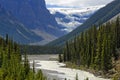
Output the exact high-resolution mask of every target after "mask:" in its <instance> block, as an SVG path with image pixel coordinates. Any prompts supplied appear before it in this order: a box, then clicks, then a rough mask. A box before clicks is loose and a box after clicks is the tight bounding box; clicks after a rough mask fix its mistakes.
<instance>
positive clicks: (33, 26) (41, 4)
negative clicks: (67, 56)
mask: <svg viewBox="0 0 120 80" xmlns="http://www.w3.org/2000/svg"><path fill="white" fill-rule="evenodd" d="M0 4H1V5H2V6H3V7H4V8H5V9H6V10H7V11H9V12H10V13H11V14H12V15H13V16H14V17H15V18H16V19H17V20H18V21H20V22H21V23H22V24H24V25H25V26H26V28H28V29H29V30H31V31H32V32H34V33H35V34H37V35H38V36H40V37H42V38H43V40H47V41H48V42H49V41H51V39H52V40H54V39H56V38H58V37H60V36H62V35H64V32H63V31H61V30H60V26H59V25H58V24H57V22H56V20H55V17H54V16H53V15H51V14H50V12H49V11H48V10H47V8H46V5H45V0H0Z"/></svg>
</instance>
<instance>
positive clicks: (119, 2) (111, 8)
mask: <svg viewBox="0 0 120 80" xmlns="http://www.w3.org/2000/svg"><path fill="white" fill-rule="evenodd" d="M119 13H120V0H114V1H112V2H111V3H109V4H108V5H106V6H105V7H103V8H101V9H100V10H98V11H97V12H96V13H95V14H94V15H92V16H91V17H90V18H89V19H88V20H86V21H85V22H84V24H82V25H81V26H79V27H78V28H76V29H75V30H73V31H72V32H70V33H69V34H67V35H65V36H63V37H61V38H59V39H57V40H55V41H52V42H51V43H49V44H47V45H49V46H53V45H54V46H56V45H63V44H65V42H66V41H68V40H70V39H73V38H74V37H75V36H77V35H79V34H80V33H81V32H83V31H85V30H87V29H88V28H90V27H91V26H92V25H96V26H97V25H98V24H103V23H105V22H107V21H108V20H110V19H111V18H113V17H114V16H116V15H117V14H119Z"/></svg>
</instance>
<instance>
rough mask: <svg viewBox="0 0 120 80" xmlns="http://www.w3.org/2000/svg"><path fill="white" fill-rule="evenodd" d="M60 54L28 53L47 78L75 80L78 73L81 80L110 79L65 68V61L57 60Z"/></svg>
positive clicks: (51, 79) (31, 61)
mask: <svg viewBox="0 0 120 80" xmlns="http://www.w3.org/2000/svg"><path fill="white" fill-rule="evenodd" d="M57 57H58V55H28V59H29V61H30V64H31V68H32V63H33V60H34V61H35V68H36V70H39V69H42V71H43V73H44V74H45V75H46V76H47V80H53V79H56V80H64V79H65V78H67V80H75V77H76V74H77V75H78V78H79V80H85V79H86V78H89V80H110V79H103V78H99V77H96V76H94V75H93V74H91V73H89V72H86V71H82V70H78V69H72V68H65V67H63V66H65V64H64V63H59V62H58V61H57Z"/></svg>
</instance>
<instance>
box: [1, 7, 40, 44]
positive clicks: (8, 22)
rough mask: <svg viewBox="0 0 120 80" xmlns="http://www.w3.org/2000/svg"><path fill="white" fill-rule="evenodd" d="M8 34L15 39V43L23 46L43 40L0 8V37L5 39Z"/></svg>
mask: <svg viewBox="0 0 120 80" xmlns="http://www.w3.org/2000/svg"><path fill="white" fill-rule="evenodd" d="M6 34H8V35H9V36H10V37H11V38H14V41H16V42H19V43H22V44H26V43H30V42H36V41H40V40H42V38H41V37H39V36H37V35H36V34H34V33H33V32H31V31H29V30H28V29H27V28H25V27H24V25H23V24H21V23H20V22H19V21H17V20H16V19H15V18H14V17H13V16H12V15H11V14H10V13H9V12H7V11H6V10H5V9H4V8H3V7H2V6H0V35H1V36H2V37H5V35H6Z"/></svg>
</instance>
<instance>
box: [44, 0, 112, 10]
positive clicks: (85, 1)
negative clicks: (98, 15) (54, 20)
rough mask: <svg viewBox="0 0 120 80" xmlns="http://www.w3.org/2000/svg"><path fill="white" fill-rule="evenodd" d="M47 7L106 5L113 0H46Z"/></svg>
mask: <svg viewBox="0 0 120 80" xmlns="http://www.w3.org/2000/svg"><path fill="white" fill-rule="evenodd" d="M45 1H46V4H47V7H48V8H49V7H80V8H81V7H88V6H97V5H106V4H107V3H110V2H111V1H113V0H45Z"/></svg>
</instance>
